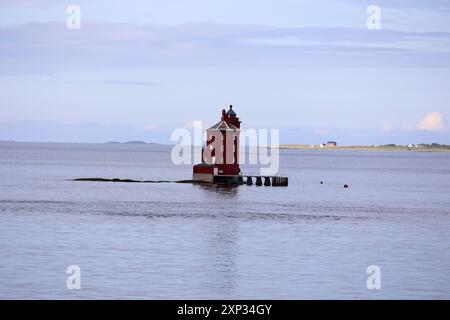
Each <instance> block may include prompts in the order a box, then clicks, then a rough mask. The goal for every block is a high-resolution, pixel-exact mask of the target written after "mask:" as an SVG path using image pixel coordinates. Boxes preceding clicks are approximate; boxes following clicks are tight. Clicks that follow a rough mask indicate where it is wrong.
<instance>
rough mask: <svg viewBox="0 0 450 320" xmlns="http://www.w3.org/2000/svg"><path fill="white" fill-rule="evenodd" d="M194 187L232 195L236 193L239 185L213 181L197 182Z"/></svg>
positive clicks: (209, 191) (218, 193)
mask: <svg viewBox="0 0 450 320" xmlns="http://www.w3.org/2000/svg"><path fill="white" fill-rule="evenodd" d="M196 187H198V188H199V189H201V190H202V191H205V192H207V193H213V194H216V195H221V196H224V197H234V196H236V195H237V194H238V192H239V187H240V186H239V185H229V184H218V183H215V184H198V185H196Z"/></svg>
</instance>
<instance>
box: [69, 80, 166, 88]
mask: <svg viewBox="0 0 450 320" xmlns="http://www.w3.org/2000/svg"><path fill="white" fill-rule="evenodd" d="M75 83H77V84H102V85H121V86H146V87H159V86H162V83H160V82H150V81H134V80H98V81H77V82H75Z"/></svg>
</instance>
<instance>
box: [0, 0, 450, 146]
mask: <svg viewBox="0 0 450 320" xmlns="http://www.w3.org/2000/svg"><path fill="white" fill-rule="evenodd" d="M73 4H74V5H77V6H78V7H79V8H80V13H81V15H80V22H81V24H80V28H79V29H69V28H68V27H67V19H68V18H70V17H71V13H70V12H69V13H68V12H67V8H68V6H69V5H73ZM369 5H376V6H378V7H379V8H380V10H381V22H380V23H381V24H380V27H381V28H380V29H375V30H372V29H368V28H367V20H368V18H369V16H370V15H371V14H370V13H369V14H368V13H367V8H368V6H369ZM449 71H450V2H449V1H444V0H429V1H420V0H410V1H406V0H372V1H365V0H361V1H359V0H328V1H325V0H315V1H300V0H277V1H274V0H272V1H268V0H245V1H244V0H227V1H222V0H214V1H211V0H190V1H185V0H165V1H163V0H151V1H140V0H128V1H114V0H79V1H76V0H71V1H65V0H59V1H58V0H0V88H1V94H0V140H17V141H55V142H105V141H129V140H143V141H147V142H159V143H170V136H171V133H172V131H173V130H175V129H177V128H183V127H188V124H189V123H192V121H194V120H200V121H203V122H204V124H205V126H208V125H212V124H214V123H216V122H217V121H218V120H219V117H220V113H221V110H222V108H225V107H226V106H228V105H230V104H233V106H234V110H235V111H236V112H237V113H238V116H239V117H240V118H241V121H242V127H243V128H244V129H250V128H264V129H279V130H280V142H281V143H298V144H320V143H322V142H326V141H328V140H334V141H337V142H338V144H340V145H372V144H376V145H378V144H388V143H396V144H409V143H432V142H437V143H446V144H450V132H449V128H450V124H449V119H450V105H449V101H450V90H449V88H450V72H449Z"/></svg>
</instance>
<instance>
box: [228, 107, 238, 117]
mask: <svg viewBox="0 0 450 320" xmlns="http://www.w3.org/2000/svg"><path fill="white" fill-rule="evenodd" d="M227 115H229V116H236V112H234V110H233V106H230V109H229V110H228V111H227Z"/></svg>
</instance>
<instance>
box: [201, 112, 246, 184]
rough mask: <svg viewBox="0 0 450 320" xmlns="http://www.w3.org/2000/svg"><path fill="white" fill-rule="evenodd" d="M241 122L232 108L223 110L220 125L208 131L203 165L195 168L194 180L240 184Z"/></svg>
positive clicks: (203, 153)
mask: <svg viewBox="0 0 450 320" xmlns="http://www.w3.org/2000/svg"><path fill="white" fill-rule="evenodd" d="M240 127H241V122H240V121H239V118H238V117H237V115H236V113H235V112H234V110H233V106H230V108H229V110H228V111H225V110H222V117H221V119H220V121H219V122H218V123H216V124H215V125H213V126H212V127H211V128H209V129H207V130H206V146H205V147H204V148H203V150H202V163H201V164H197V165H195V166H194V168H193V180H194V181H205V182H236V183H237V182H238V181H239V175H240V172H241V170H240V169H239V134H240Z"/></svg>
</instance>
